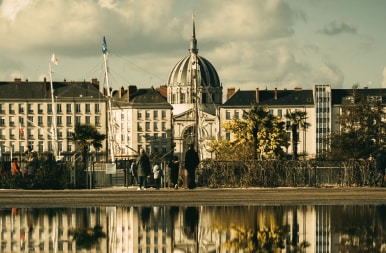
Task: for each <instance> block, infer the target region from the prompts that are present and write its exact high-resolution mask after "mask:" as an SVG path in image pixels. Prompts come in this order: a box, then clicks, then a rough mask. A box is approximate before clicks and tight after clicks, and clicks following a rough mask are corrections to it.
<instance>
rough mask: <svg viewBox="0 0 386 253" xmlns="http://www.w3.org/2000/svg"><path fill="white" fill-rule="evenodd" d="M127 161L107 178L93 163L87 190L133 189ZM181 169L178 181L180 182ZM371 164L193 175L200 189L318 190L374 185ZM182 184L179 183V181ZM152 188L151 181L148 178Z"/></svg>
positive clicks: (211, 170) (224, 166)
mask: <svg viewBox="0 0 386 253" xmlns="http://www.w3.org/2000/svg"><path fill="white" fill-rule="evenodd" d="M130 164H131V163H130V161H128V160H127V161H118V162H117V166H116V171H115V172H114V173H111V172H110V174H109V173H108V172H107V171H106V166H105V165H104V164H103V163H93V165H92V167H91V168H88V171H87V178H88V179H87V180H88V187H90V188H104V187H114V186H130V185H135V183H136V181H135V179H134V178H133V177H132V176H131V174H130V173H129V168H130ZM162 167H163V170H162V172H163V174H162V175H163V177H162V183H161V185H162V186H163V187H168V181H169V176H168V168H167V166H166V165H165V164H163V165H162ZM181 172H182V168H181V170H180V178H182V176H183V175H182V173H181ZM375 175H376V172H375V166H374V161H370V160H349V161H317V160H307V161H277V160H265V161H218V160H206V161H202V162H201V163H200V166H199V168H198V169H197V171H196V181H197V183H198V185H199V186H203V187H213V188H216V187H307V186H308V187H318V186H352V187H353V186H365V185H374V176H375ZM180 182H182V180H180ZM149 185H150V186H152V184H151V177H150V178H149Z"/></svg>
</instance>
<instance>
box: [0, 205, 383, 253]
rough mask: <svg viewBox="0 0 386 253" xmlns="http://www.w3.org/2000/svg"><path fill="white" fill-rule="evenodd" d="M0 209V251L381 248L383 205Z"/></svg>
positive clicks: (342, 250)
mask: <svg viewBox="0 0 386 253" xmlns="http://www.w3.org/2000/svg"><path fill="white" fill-rule="evenodd" d="M0 211H1V220H0V232H1V233H0V247H1V248H0V252H55V253H59V252H114V253H115V252H122V253H124V252H160V253H161V252H167V253H169V252H170V253H178V252H192V253H196V252H200V253H201V252H202V253H209V252H211V253H215V252H216V253H217V252H245V253H247V252H275V253H276V252H281V253H284V252H286V253H288V252H301V253H303V252H332V253H333V252H386V244H385V242H386V217H385V215H386V206H384V205H381V206H375V205H368V206H239V207H237V206H234V207H233V206H232V207H225V206H221V207H220V206H218V207H211V206H201V207H193V206H180V207H177V206H156V207H146V206H145V207H92V208H59V209H54V208H48V209H31V208H12V209H1V210H0Z"/></svg>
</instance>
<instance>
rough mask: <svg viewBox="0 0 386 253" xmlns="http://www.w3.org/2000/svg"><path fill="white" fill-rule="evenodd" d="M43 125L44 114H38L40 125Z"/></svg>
mask: <svg viewBox="0 0 386 253" xmlns="http://www.w3.org/2000/svg"><path fill="white" fill-rule="evenodd" d="M42 125H43V116H38V126H42Z"/></svg>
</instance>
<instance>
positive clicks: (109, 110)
mask: <svg viewBox="0 0 386 253" xmlns="http://www.w3.org/2000/svg"><path fill="white" fill-rule="evenodd" d="M102 52H103V63H104V72H105V80H106V90H107V91H106V92H107V98H108V107H109V108H108V112H109V113H108V119H107V120H108V126H107V128H108V129H107V130H108V131H107V133H108V140H109V146H110V155H111V162H112V163H114V162H115V157H114V145H113V142H114V136H113V134H112V131H113V126H112V116H113V113H112V108H111V107H112V106H111V93H110V85H109V75H108V69H107V44H106V38H105V37H103V47H102Z"/></svg>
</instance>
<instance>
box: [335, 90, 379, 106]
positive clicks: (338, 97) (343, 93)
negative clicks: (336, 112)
mask: <svg viewBox="0 0 386 253" xmlns="http://www.w3.org/2000/svg"><path fill="white" fill-rule="evenodd" d="M356 91H357V92H358V93H359V94H362V95H364V96H382V104H384V103H386V89H384V88H373V89H369V88H364V89H356ZM331 93H332V95H331V100H332V101H331V102H332V104H333V105H340V104H342V99H343V98H345V97H349V96H353V89H332V90H331Z"/></svg>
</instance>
